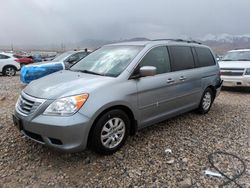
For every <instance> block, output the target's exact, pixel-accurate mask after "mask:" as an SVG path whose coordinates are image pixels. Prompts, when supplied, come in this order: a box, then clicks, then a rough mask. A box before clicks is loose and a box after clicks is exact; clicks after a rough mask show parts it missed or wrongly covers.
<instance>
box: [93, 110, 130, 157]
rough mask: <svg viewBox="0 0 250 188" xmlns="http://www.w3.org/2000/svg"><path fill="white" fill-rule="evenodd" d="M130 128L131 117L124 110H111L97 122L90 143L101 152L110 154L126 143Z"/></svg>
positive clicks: (95, 149)
mask: <svg viewBox="0 0 250 188" xmlns="http://www.w3.org/2000/svg"><path fill="white" fill-rule="evenodd" d="M129 128H130V119H129V117H128V115H127V114H126V113H125V112H123V111H122V110H111V111H109V112H106V113H105V114H103V115H102V116H101V117H100V118H99V119H98V120H97V122H96V123H95V125H94V127H93V130H92V135H91V140H90V142H91V143H90V145H91V146H92V149H93V150H94V151H95V152H97V153H100V154H105V155H110V154H112V153H114V152H116V151H118V150H119V149H120V148H121V147H122V146H123V145H124V143H125V141H126V139H127V137H128V133H129Z"/></svg>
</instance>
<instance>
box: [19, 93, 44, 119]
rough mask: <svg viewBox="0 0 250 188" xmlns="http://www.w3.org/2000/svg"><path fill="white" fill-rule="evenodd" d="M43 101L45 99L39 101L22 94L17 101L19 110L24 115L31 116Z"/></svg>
mask: <svg viewBox="0 0 250 188" xmlns="http://www.w3.org/2000/svg"><path fill="white" fill-rule="evenodd" d="M43 101H44V100H43V99H37V98H34V97H31V96H29V95H27V94H25V93H23V92H22V94H21V95H20V97H19V99H18V101H17V109H18V111H20V112H21V113H22V114H23V115H29V114H31V113H33V112H35V111H36V110H37V108H38V107H39V106H40V105H41V104H42V103H43Z"/></svg>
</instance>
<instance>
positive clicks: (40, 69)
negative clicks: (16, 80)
mask: <svg viewBox="0 0 250 188" xmlns="http://www.w3.org/2000/svg"><path fill="white" fill-rule="evenodd" d="M89 53H90V52H88V51H85V50H84V51H68V52H65V53H63V54H61V55H59V56H57V57H56V58H54V59H53V60H52V61H51V62H47V61H46V62H42V63H36V64H32V65H27V66H24V67H23V68H22V70H21V74H20V78H21V81H22V82H23V83H25V84H28V83H30V82H31V81H33V80H36V79H38V78H41V77H44V76H46V75H49V74H51V73H54V72H57V71H60V70H63V69H68V68H70V66H72V65H73V64H74V63H75V62H77V61H79V60H80V59H82V58H84V57H85V56H87V55H88V54H89Z"/></svg>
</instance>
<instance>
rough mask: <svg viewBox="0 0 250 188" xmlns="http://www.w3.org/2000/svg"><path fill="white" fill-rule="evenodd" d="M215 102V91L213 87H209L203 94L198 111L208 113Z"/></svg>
mask: <svg viewBox="0 0 250 188" xmlns="http://www.w3.org/2000/svg"><path fill="white" fill-rule="evenodd" d="M213 102H214V93H213V91H212V89H211V88H207V89H206V90H205V91H204V93H203V95H202V98H201V101H200V105H199V108H198V113H200V114H206V113H208V112H209V110H210V108H211V106H212V104H213Z"/></svg>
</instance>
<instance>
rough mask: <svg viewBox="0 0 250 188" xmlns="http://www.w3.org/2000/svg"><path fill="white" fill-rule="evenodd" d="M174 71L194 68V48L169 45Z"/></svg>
mask: <svg viewBox="0 0 250 188" xmlns="http://www.w3.org/2000/svg"><path fill="white" fill-rule="evenodd" d="M168 48H169V53H170V58H171V67H172V71H180V70H186V69H192V68H194V58H193V54H192V50H191V48H190V47H188V46H169V47H168Z"/></svg>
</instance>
